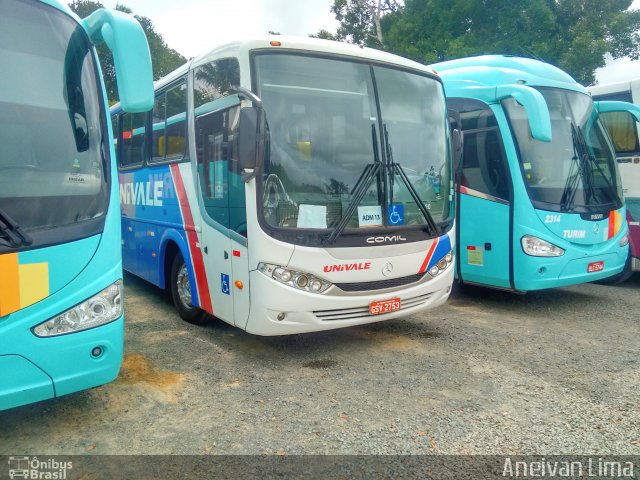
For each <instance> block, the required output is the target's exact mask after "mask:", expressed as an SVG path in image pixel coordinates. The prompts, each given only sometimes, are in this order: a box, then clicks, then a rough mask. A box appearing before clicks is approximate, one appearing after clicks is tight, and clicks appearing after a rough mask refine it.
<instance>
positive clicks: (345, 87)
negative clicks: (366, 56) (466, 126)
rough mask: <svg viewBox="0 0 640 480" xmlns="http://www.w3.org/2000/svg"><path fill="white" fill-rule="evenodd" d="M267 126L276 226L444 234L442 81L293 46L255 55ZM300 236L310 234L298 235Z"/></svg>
mask: <svg viewBox="0 0 640 480" xmlns="http://www.w3.org/2000/svg"><path fill="white" fill-rule="evenodd" d="M254 67H255V79H256V83H257V85H256V86H257V91H258V95H259V96H260V97H261V99H262V101H263V104H264V108H265V112H266V114H267V123H268V130H269V145H268V152H267V155H266V158H265V162H264V171H263V172H261V173H262V197H261V198H260V199H259V200H258V202H261V203H262V206H261V208H259V210H260V211H261V213H262V215H263V218H264V220H265V221H266V223H267V225H268V226H269V227H272V229H271V230H272V232H273V231H278V230H279V231H282V230H287V229H289V230H291V229H298V230H305V229H306V230H307V231H308V232H311V233H313V232H314V231H315V232H320V231H323V230H324V231H325V232H329V233H328V235H330V233H331V231H333V230H336V229H338V226H339V225H340V226H341V227H342V228H344V230H345V233H346V232H349V233H350V234H354V233H355V234H357V233H358V232H360V231H363V232H364V229H367V228H370V227H374V228H375V227H378V228H381V229H385V230H393V229H415V230H418V231H420V230H422V231H424V232H425V233H426V234H428V235H429V236H431V237H433V236H435V235H436V232H435V231H434V230H435V229H436V225H437V224H439V223H441V222H443V221H446V220H448V219H449V214H450V205H449V185H450V172H449V151H448V137H447V127H446V111H445V104H444V94H443V89H442V85H441V83H439V82H438V81H437V80H435V79H434V78H432V77H430V76H428V75H426V74H420V73H419V72H410V71H405V70H398V69H394V68H388V67H383V66H379V65H372V64H369V63H364V62H354V61H347V60H341V59H333V58H327V57H314V56H310V55H296V54H289V53H279V54H273V53H271V54H259V55H257V56H256V57H255V62H254ZM297 235H298V238H300V236H304V234H303V232H298V233H297Z"/></svg>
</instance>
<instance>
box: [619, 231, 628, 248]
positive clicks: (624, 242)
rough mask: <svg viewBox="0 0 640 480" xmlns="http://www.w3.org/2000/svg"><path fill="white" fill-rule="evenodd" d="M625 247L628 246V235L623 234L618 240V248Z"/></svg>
mask: <svg viewBox="0 0 640 480" xmlns="http://www.w3.org/2000/svg"><path fill="white" fill-rule="evenodd" d="M627 245H629V234H628V233H625V234H624V235H623V236H622V238H621V239H620V246H621V247H626V246H627Z"/></svg>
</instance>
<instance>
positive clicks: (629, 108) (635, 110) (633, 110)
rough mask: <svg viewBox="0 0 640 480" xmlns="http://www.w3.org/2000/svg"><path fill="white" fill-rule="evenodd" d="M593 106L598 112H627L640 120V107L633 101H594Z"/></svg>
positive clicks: (637, 120)
mask: <svg viewBox="0 0 640 480" xmlns="http://www.w3.org/2000/svg"><path fill="white" fill-rule="evenodd" d="M593 106H594V108H595V109H596V112H598V113H608V112H618V113H619V112H627V113H629V114H630V115H631V116H632V117H633V118H635V120H636V122H640V107H638V106H637V105H634V104H633V103H629V102H619V101H601V102H593Z"/></svg>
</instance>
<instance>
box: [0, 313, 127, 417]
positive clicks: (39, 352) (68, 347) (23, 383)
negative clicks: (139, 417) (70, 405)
mask: <svg viewBox="0 0 640 480" xmlns="http://www.w3.org/2000/svg"><path fill="white" fill-rule="evenodd" d="M30 335H31V336H32V339H31V340H30V342H29V343H30V346H31V348H29V349H23V348H16V349H15V350H16V352H15V353H13V352H10V353H8V354H5V352H3V353H2V354H1V355H0V372H3V373H2V381H0V410H6V409H8V408H13V407H16V406H19V405H24V404H28V403H33V402H38V401H41V400H46V399H48V398H53V397H60V396H62V395H67V394H69V393H73V392H77V391H80V390H84V389H87V388H93V387H97V386H100V385H103V384H105V383H108V382H110V381H112V380H114V379H115V378H116V377H117V376H118V373H119V371H120V365H121V363H122V355H123V347H124V345H123V343H124V342H123V339H124V317H123V316H121V317H120V318H119V319H118V320H116V321H113V322H111V323H108V324H106V325H101V326H99V327H96V328H92V329H90V330H84V331H81V332H77V333H71V334H66V335H60V336H57V337H49V338H39V337H36V336H35V335H33V334H32V333H30ZM8 344H10V343H8ZM96 348H99V349H100V352H101V353H100V354H99V355H97V356H94V354H93V353H95V350H94V349H96ZM92 352H93V353H92Z"/></svg>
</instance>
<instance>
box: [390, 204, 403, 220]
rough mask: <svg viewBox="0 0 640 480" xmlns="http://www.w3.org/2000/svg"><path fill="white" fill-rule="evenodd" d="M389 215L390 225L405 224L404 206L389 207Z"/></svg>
mask: <svg viewBox="0 0 640 480" xmlns="http://www.w3.org/2000/svg"><path fill="white" fill-rule="evenodd" d="M388 214H389V215H388V219H389V225H402V224H404V205H402V204H397V205H389V211H388Z"/></svg>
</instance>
